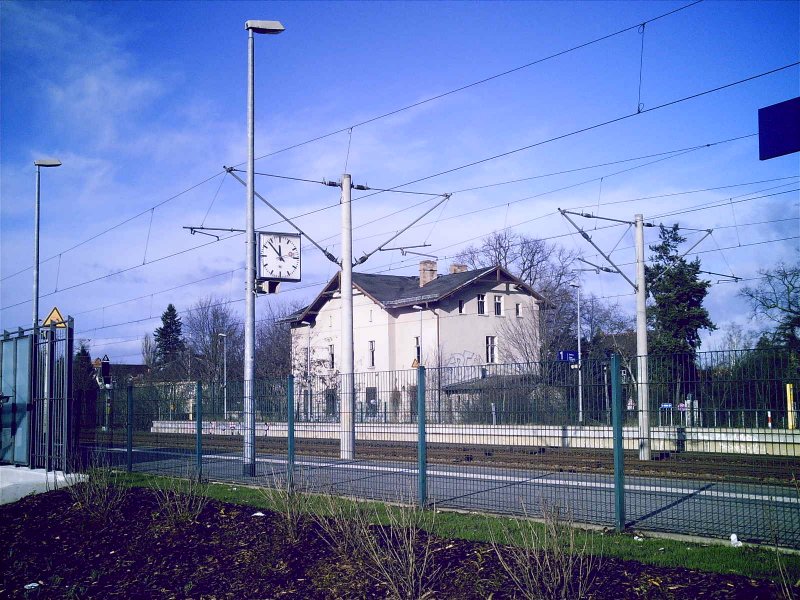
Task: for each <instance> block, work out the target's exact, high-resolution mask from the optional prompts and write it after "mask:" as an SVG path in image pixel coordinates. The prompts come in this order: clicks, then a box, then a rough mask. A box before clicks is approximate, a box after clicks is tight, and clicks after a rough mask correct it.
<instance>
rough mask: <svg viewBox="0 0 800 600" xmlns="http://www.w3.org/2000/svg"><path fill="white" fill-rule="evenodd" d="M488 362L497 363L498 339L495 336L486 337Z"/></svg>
mask: <svg viewBox="0 0 800 600" xmlns="http://www.w3.org/2000/svg"><path fill="white" fill-rule="evenodd" d="M486 362H487V363H496V362H497V337H496V336H493V335H487V336H486Z"/></svg>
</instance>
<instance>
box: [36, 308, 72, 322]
mask: <svg viewBox="0 0 800 600" xmlns="http://www.w3.org/2000/svg"><path fill="white" fill-rule="evenodd" d="M49 325H55V326H56V327H66V326H67V322H66V321H65V320H64V317H62V316H61V311H60V310H58V307H57V306H54V307H53V310H51V311H50V314H49V315H47V316H46V317H45V319H44V321H42V327H48V326H49Z"/></svg>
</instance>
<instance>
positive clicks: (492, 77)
mask: <svg viewBox="0 0 800 600" xmlns="http://www.w3.org/2000/svg"><path fill="white" fill-rule="evenodd" d="M702 1H703V0H697V1H696V2H692V3H691V4H686V5H684V6H680V7H678V8H676V9H674V10H671V11H669V12H665V13H662V14H660V15H658V16H655V17H653V18H651V19H647V20H646V21H644V23H653V22H655V21H658V20H659V19H664V18H666V17H669V16H670V15H673V14H675V13H677V12H680V11H682V10H686V9H687V8H691V7H693V6H695V5H697V4H700V3H701V2H702ZM641 26H642V23H637V24H636V25H631V26H630V27H625V28H623V29H619V30H618V31H615V32H613V33H609V34H606V35H604V36H601V37H598V38H595V39H593V40H589V41H588V42H584V43H582V44H578V45H576V46H572V47H571V48H567V49H566V50H561V51H559V52H556V53H554V54H550V55H548V56H545V57H542V58H538V59H536V60H533V61H531V62H528V63H525V64H524V65H520V66H518V67H514V68H512V69H508V70H506V71H502V72H500V73H496V74H494V75H490V76H489V77H484V78H483V79H479V80H477V81H473V82H472V83H468V84H466V85H462V86H460V87H457V88H454V89H452V90H449V91H446V92H442V93H441V94H437V95H435V96H431V97H429V98H425V99H424V100H420V101H418V102H414V103H412V104H408V105H406V106H403V107H401V108H397V109H394V110H390V111H389V112H385V113H383V114H380V115H378V116H375V117H370V118H369V119H365V120H363V121H360V122H358V123H354V124H353V125H349V126H347V127H342V128H341V129H337V130H335V131H331V132H329V133H325V134H323V135H318V136H316V137H313V138H311V139H308V140H306V141H304V142H299V143H297V144H292V145H291V146H287V147H286V148H281V149H280V150H275V151H274V152H269V153H267V154H262V155H261V156H258V157H256V159H255V160H261V159H262V158H267V157H269V156H275V155H276V154H280V153H281V152H286V151H288V150H294V149H295V148H299V147H301V146H305V145H307V144H311V143H313V142H318V141H319V140H323V139H325V138H329V137H331V136H333V135H337V134H340V133H344V132H346V131H352V130H353V129H354V128H356V127H361V126H362V125H367V124H369V123H374V122H375V121H378V120H380V119H385V118H386V117H391V116H393V115H396V114H398V113H401V112H403V111H406V110H410V109H412V108H416V107H418V106H422V105H423V104H427V103H429V102H433V101H434V100H439V99H441V98H445V97H447V96H451V95H452V94H456V93H458V92H462V91H464V90H468V89H470V88H472V87H476V86H478V85H482V84H484V83H488V82H490V81H493V80H495V79H499V78H500V77H505V76H506V75H510V74H512V73H516V72H517V71H522V70H523V69H527V68H528V67H532V66H534V65H538V64H541V63H543V62H546V61H548V60H552V59H554V58H558V57H559V56H564V55H565V54H569V53H570V52H574V51H576V50H580V49H582V48H586V47H587V46H591V45H593V44H597V43H599V42H602V41H605V40H607V39H610V38H613V37H615V36H618V35H621V34H623V33H626V32H628V31H631V30H633V29H638V28H639V27H641ZM239 164H244V163H243V162H242V163H239Z"/></svg>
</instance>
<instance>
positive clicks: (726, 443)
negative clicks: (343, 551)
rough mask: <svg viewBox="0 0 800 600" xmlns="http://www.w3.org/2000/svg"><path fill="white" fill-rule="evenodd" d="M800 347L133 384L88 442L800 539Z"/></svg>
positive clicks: (241, 471)
mask: <svg viewBox="0 0 800 600" xmlns="http://www.w3.org/2000/svg"><path fill="white" fill-rule="evenodd" d="M798 362H799V361H798V357H797V355H796V354H792V353H790V352H788V351H783V350H763V351H760V350H759V351H736V352H708V353H698V354H697V355H695V356H692V357H689V356H681V355H670V356H650V357H649V360H648V364H647V366H648V369H647V373H648V377H647V381H637V380H636V375H637V372H638V369H637V359H635V358H627V359H626V358H624V357H613V359H611V360H606V359H598V360H588V359H587V360H583V361H582V362H581V364H580V366H578V365H577V364H570V363H568V362H540V363H528V364H515V365H483V366H475V367H457V368H456V367H453V368H441V369H436V368H431V369H425V368H420V369H414V370H407V371H393V372H368V373H357V374H355V375H353V376H352V379H350V378H345V377H343V376H342V375H340V374H338V373H336V372H331V373H329V374H325V375H315V376H301V377H296V378H282V379H276V380H259V381H255V382H253V383H252V387H251V389H249V390H246V389H245V388H244V386H243V384H242V382H240V381H239V382H237V381H229V382H228V383H227V386H226V385H223V383H221V382H214V383H207V382H171V383H140V382H131V383H130V384H128V385H117V386H115V387H114V388H113V389H110V390H107V391H104V392H103V393H101V398H100V399H99V400H98V407H97V409H96V410H94V411H87V410H85V411H83V414H84V417H85V418H84V423H83V428H82V435H81V442H82V445H83V446H84V448H91V449H93V450H97V449H101V450H103V451H106V452H107V453H108V455H109V456H110V457H112V458H111V459H110V460H112V461H113V462H114V464H116V465H118V466H124V467H125V468H127V469H128V470H131V471H142V472H149V473H159V474H175V475H184V474H186V473H187V472H192V473H201V474H202V476H204V477H208V478H210V479H214V480H218V481H227V482H232V483H234V482H235V483H240V484H252V485H285V484H286V483H287V482H288V481H291V482H292V483H293V484H294V485H295V486H298V487H300V488H301V489H303V490H306V491H316V492H324V493H334V494H340V495H343V496H349V497H356V498H368V499H380V500H387V501H397V500H402V501H407V502H420V503H424V504H427V505H436V506H438V507H442V508H454V509H463V510H475V511H487V512H494V513H520V512H522V511H523V506H524V507H526V508H527V509H531V508H534V509H535V508H536V507H537V506H538V505H541V504H542V503H544V502H547V503H550V504H554V503H555V504H558V505H560V506H562V507H563V508H564V510H565V511H567V513H568V514H569V515H570V517H571V518H572V519H573V520H574V521H576V522H580V523H586V524H594V525H600V526H604V527H609V528H612V527H613V528H616V529H618V530H622V529H634V530H650V531H663V532H671V533H680V534H689V535H699V536H707V537H715V538H728V537H729V536H730V534H731V533H736V534H737V536H738V537H739V538H740V539H744V540H749V541H756V542H767V543H778V544H780V545H783V546H789V547H794V548H800V492H798V487H797V486H798V484H797V478H798V476H800V429H798V427H799V425H798V411H797V409H798V406H797V404H798V402H797V401H796V400H795V399H794V397H795V393H796V390H797V387H798V383H799V379H798ZM106 392H107V393H106ZM103 394H105V397H102V396H103ZM247 394H251V395H252V397H253V403H252V405H253V411H254V413H253V415H247V414H245V403H244V402H243V398H244V397H245V396H246V395H247ZM249 416H252V422H253V423H254V426H253V430H250V431H248V430H246V427H245V423H247V422H250V419H248V417H249ZM253 433H254V434H255V435H254V437H251V436H252V434H253ZM249 439H250V440H253V441H252V447H253V448H254V451H253V452H252V453H249V452H248V451H247V445H248V440H249ZM645 448H646V449H647V453H645V452H644V451H643V449H645ZM248 463H251V464H248Z"/></svg>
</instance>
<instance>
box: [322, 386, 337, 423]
mask: <svg viewBox="0 0 800 600" xmlns="http://www.w3.org/2000/svg"><path fill="white" fill-rule="evenodd" d="M338 400H339V398H338V397H337V394H336V390H335V389H332V388H328V389H327V390H325V416H326V417H335V416H336V415H337V414H338V412H339V411H338V410H337V408H338V406H337V404H338V403H339V402H338Z"/></svg>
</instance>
